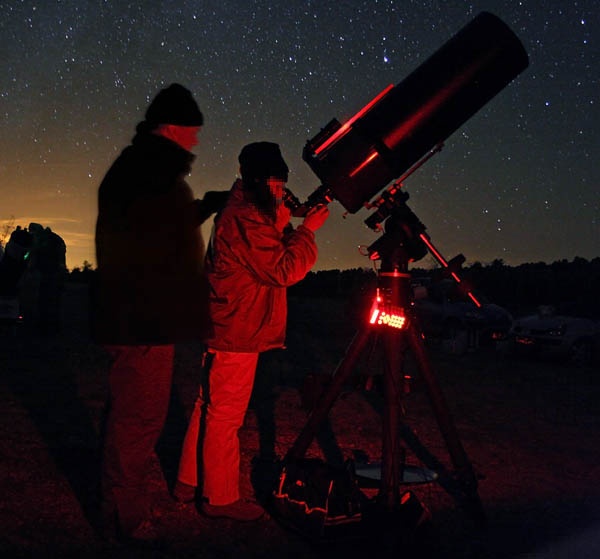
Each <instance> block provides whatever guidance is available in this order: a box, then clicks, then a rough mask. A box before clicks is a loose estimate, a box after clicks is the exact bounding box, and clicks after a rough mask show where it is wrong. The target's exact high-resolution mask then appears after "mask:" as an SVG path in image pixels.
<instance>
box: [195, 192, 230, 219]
mask: <svg viewBox="0 0 600 559" xmlns="http://www.w3.org/2000/svg"><path fill="white" fill-rule="evenodd" d="M227 198H229V190H220V191H216V190H211V191H209V192H207V193H206V194H205V195H204V198H202V200H196V203H197V204H198V214H199V217H200V221H201V222H204V221H206V220H207V219H208V218H209V217H210V216H211V215H212V214H215V213H219V212H220V211H221V210H222V209H223V208H224V207H225V204H226V203H227Z"/></svg>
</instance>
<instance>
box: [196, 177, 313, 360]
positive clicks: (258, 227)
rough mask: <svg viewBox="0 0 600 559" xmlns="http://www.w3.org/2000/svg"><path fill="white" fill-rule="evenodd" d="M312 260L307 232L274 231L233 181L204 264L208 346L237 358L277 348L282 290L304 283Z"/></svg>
mask: <svg viewBox="0 0 600 559" xmlns="http://www.w3.org/2000/svg"><path fill="white" fill-rule="evenodd" d="M316 259H317V246H316V244H315V236H314V233H313V232H312V231H311V230H310V229H308V228H307V227H304V226H303V225H300V226H299V227H298V228H296V229H292V228H291V227H289V228H288V229H287V230H286V231H285V232H281V231H279V230H278V229H277V227H276V226H275V223H274V221H273V218H272V217H269V216H268V215H266V213H265V212H263V211H261V210H259V209H258V208H257V207H256V206H255V205H254V204H253V203H252V202H251V200H250V198H249V193H248V192H246V191H245V190H244V189H243V187H242V182H241V181H239V180H238V181H236V182H235V183H234V185H233V187H232V189H231V191H230V194H229V199H228V201H227V204H226V206H225V208H224V210H223V211H222V212H221V213H220V214H219V215H218V216H217V217H216V218H215V225H214V230H213V235H212V239H211V244H210V247H209V251H208V254H207V259H206V272H207V277H208V281H209V286H210V296H209V309H210V314H211V318H212V324H213V333H212V335H211V336H209V337H208V338H207V339H206V342H207V344H208V346H209V347H212V348H214V349H217V350H221V351H232V352H239V353H253V352H262V351H266V350H268V349H273V348H278V347H282V346H283V345H284V343H285V330H286V320H287V289H286V288H287V287H289V286H291V285H293V284H295V283H297V282H298V281H300V280H301V279H302V278H304V277H305V275H306V274H307V272H308V271H309V270H310V269H311V268H312V266H313V265H314V263H315V261H316Z"/></svg>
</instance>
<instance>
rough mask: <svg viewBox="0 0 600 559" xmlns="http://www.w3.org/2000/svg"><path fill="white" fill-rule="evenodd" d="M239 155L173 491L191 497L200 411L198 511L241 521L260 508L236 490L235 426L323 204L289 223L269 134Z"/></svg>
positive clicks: (282, 173) (284, 174)
mask: <svg viewBox="0 0 600 559" xmlns="http://www.w3.org/2000/svg"><path fill="white" fill-rule="evenodd" d="M239 162H240V171H241V175H242V179H241V180H238V181H236V182H235V183H234V185H233V187H232V189H231V191H230V195H229V199H228V201H227V205H226V207H225V209H224V210H223V211H222V212H220V213H219V214H218V215H217V217H216V218H215V225H214V232H213V236H212V241H211V245H210V247H209V251H208V254H207V260H206V270H207V275H208V279H209V284H210V299H209V301H210V314H211V319H212V321H213V330H214V331H213V332H212V333H211V335H210V336H208V337H207V338H206V343H207V346H208V355H209V356H210V359H211V360H212V363H211V365H210V368H209V371H208V394H205V393H203V390H202V389H201V390H200V394H199V397H198V399H197V401H196V404H195V407H194V411H193V413H192V417H191V418H190V423H189V426H188V431H187V433H186V437H185V441H184V445H183V451H182V456H181V460H180V466H179V472H178V481H177V483H176V486H175V497H176V498H177V499H179V500H180V501H191V500H193V499H194V497H195V492H196V488H197V487H198V485H199V480H198V464H197V450H198V439H199V434H200V432H201V427H200V424H201V421H204V420H205V432H204V439H203V441H202V495H203V497H204V499H205V502H203V503H202V512H203V513H204V514H205V515H206V516H209V517H225V518H231V519H234V520H240V521H247V520H248V521H249V520H255V519H258V518H260V516H262V514H263V509H262V508H261V507H260V506H259V505H258V504H256V503H254V502H251V501H247V500H245V499H243V498H242V496H241V495H240V488H239V476H240V472H239V463H240V449H239V439H238V430H239V428H240V427H241V425H242V423H243V420H244V416H245V414H246V410H247V407H248V402H249V399H250V395H251V392H252V386H253V383H254V376H255V372H256V366H257V362H258V357H259V354H260V353H261V352H263V351H267V350H269V349H274V348H281V347H283V345H284V342H285V333H286V318H287V288H288V287H289V286H290V285H293V284H295V283H296V282H298V281H300V280H301V279H302V278H304V276H305V275H306V274H307V272H308V271H309V270H310V269H311V268H312V266H313V265H314V263H315V261H316V258H317V246H316V243H315V234H314V232H315V231H316V230H317V229H319V227H321V225H323V223H324V222H325V220H326V219H327V216H328V214H329V210H328V209H327V207H325V206H321V207H317V208H313V209H312V210H311V211H310V212H309V213H308V214H307V216H306V217H305V219H304V221H303V223H302V224H301V225H299V226H298V227H297V228H296V229H294V228H293V227H292V226H291V225H290V224H289V220H290V210H289V209H288V208H287V207H286V206H285V205H284V204H283V192H284V187H285V183H286V182H287V179H288V167H287V165H286V163H285V161H284V160H283V157H282V156H281V152H280V150H279V146H278V145H277V144H273V143H269V142H258V143H253V144H249V145H247V146H245V147H244V148H243V150H242V152H241V154H240V156H239ZM205 404H206V410H205V411H204V405H205ZM203 413H204V414H205V416H204V417H202V414H203Z"/></svg>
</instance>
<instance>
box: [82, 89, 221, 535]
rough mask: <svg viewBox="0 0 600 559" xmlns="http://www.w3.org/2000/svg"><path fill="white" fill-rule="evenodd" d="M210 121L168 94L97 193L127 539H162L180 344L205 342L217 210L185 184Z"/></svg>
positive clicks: (110, 482) (105, 471)
mask: <svg viewBox="0 0 600 559" xmlns="http://www.w3.org/2000/svg"><path fill="white" fill-rule="evenodd" d="M203 121H204V120H203V115H202V113H201V112H200V110H199V108H198V105H197V103H196V101H195V100H194V98H193V96H192V94H191V92H190V91H189V90H187V89H186V88H185V87H183V86H181V85H179V84H172V85H170V86H169V87H167V88H165V89H163V90H161V91H160V92H159V93H158V94H157V95H156V97H155V98H154V100H153V101H152V102H151V104H150V105H149V107H148V109H147V111H146V114H145V120H144V121H142V122H141V123H139V124H138V126H137V128H136V132H137V133H136V135H135V137H134V138H133V140H132V143H131V145H130V146H128V147H127V148H125V149H124V150H123V152H122V153H121V154H120V155H119V157H118V158H117V159H116V160H115V162H114V163H113V164H112V166H111V167H110V169H109V171H108V172H107V173H106V176H105V177H104V179H103V181H102V183H101V184H100V188H99V191H98V217H97V223H96V259H97V264H98V269H97V274H96V276H97V280H96V282H95V285H94V288H93V291H92V333H93V338H94V340H95V341H96V342H97V343H99V344H101V345H103V346H104V347H105V348H106V349H107V351H108V353H109V354H110V356H111V357H112V364H111V367H110V371H109V397H110V401H109V409H108V416H107V423H106V434H105V440H104V448H103V464H102V498H103V514H104V516H105V520H107V521H108V522H111V523H112V522H115V521H116V524H115V526H116V530H117V535H122V536H124V537H125V538H133V539H153V538H154V537H155V536H156V527H155V526H153V524H152V518H151V504H152V503H151V501H150V492H149V490H148V489H149V488H148V475H149V473H150V470H151V468H152V467H153V465H154V464H153V461H154V460H155V458H156V457H155V445H156V443H157V441H158V438H159V436H160V433H161V431H162V429H163V426H164V423H165V420H166V416H167V410H168V404H169V399H170V390H171V383H172V375H173V357H174V344H175V343H176V342H180V341H189V340H201V339H203V338H204V337H206V336H207V334H208V333H209V324H210V323H209V317H208V304H207V301H208V284H207V281H206V275H205V273H204V256H205V246H204V241H203V238H202V233H201V229H200V225H201V223H202V222H203V221H204V220H205V219H206V218H207V217H208V216H209V215H210V213H211V212H212V211H213V210H214V208H213V207H212V198H211V197H210V196H209V194H210V193H207V195H206V196H205V198H204V199H203V200H195V199H194V195H193V192H192V190H191V188H190V187H189V185H188V184H187V183H186V181H185V177H186V176H187V175H188V174H189V172H190V169H191V164H192V161H193V159H194V155H192V153H191V149H192V148H193V147H194V146H195V145H196V144H197V142H198V140H197V136H198V133H199V131H200V128H201V126H202V124H203ZM212 194H213V198H214V196H215V195H218V194H219V193H212ZM222 194H227V193H222ZM217 197H218V196H217ZM108 529H109V530H110V527H109V528H108Z"/></svg>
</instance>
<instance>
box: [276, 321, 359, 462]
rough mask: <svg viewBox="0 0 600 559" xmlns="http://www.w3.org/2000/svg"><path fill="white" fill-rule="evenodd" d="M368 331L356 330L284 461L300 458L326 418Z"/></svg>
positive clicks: (352, 367)
mask: <svg viewBox="0 0 600 559" xmlns="http://www.w3.org/2000/svg"><path fill="white" fill-rule="evenodd" d="M369 335H370V332H369V330H368V328H363V329H361V330H359V331H358V332H356V334H355V335H354V338H352V341H351V342H350V345H349V346H348V348H347V349H346V354H345V355H344V357H343V359H342V360H341V361H340V363H339V364H338V366H337V367H336V369H335V371H334V372H333V375H332V377H331V383H330V384H329V386H328V387H327V389H326V390H325V391H324V392H323V394H321V396H320V398H319V401H318V402H317V404H316V406H315V407H314V409H313V410H312V411H311V413H310V415H309V417H308V421H307V422H306V424H305V426H304V428H303V429H302V431H301V432H300V434H299V435H298V437H297V438H296V441H295V442H294V444H293V445H292V447H291V448H290V450H288V452H287V454H286V456H285V461H286V462H287V461H293V460H299V459H301V458H302V457H303V456H304V455H305V454H306V451H307V450H308V447H309V446H310V445H311V443H312V441H313V439H314V438H315V436H316V434H317V431H318V430H319V427H320V426H321V424H322V423H323V421H325V419H326V418H327V415H328V414H329V410H330V409H331V406H333V404H334V402H335V400H336V399H337V397H338V396H339V395H340V393H341V391H342V388H343V386H344V383H345V382H346V380H347V379H348V377H349V376H350V373H352V370H353V369H354V365H355V363H356V361H357V359H358V358H359V357H360V354H361V352H362V351H363V349H364V347H365V345H366V343H367V341H368V340H369Z"/></svg>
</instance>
